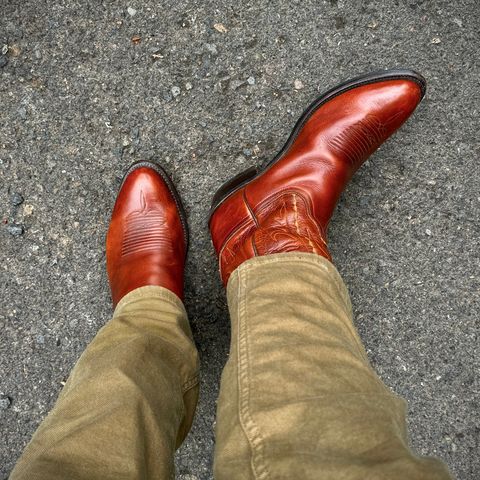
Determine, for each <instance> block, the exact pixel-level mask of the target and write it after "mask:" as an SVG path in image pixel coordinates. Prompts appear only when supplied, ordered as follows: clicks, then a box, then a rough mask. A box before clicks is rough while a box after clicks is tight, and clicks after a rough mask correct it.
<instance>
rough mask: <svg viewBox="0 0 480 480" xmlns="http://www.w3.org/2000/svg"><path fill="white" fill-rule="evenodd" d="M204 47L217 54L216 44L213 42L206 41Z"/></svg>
mask: <svg viewBox="0 0 480 480" xmlns="http://www.w3.org/2000/svg"><path fill="white" fill-rule="evenodd" d="M205 48H206V49H207V50H208V51H209V52H210V53H211V54H212V55H218V49H217V46H216V45H215V44H214V43H206V44H205Z"/></svg>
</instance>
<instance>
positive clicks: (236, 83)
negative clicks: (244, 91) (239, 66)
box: [230, 80, 246, 90]
mask: <svg viewBox="0 0 480 480" xmlns="http://www.w3.org/2000/svg"><path fill="white" fill-rule="evenodd" d="M245 83H246V82H245V81H244V80H232V81H231V82H230V88H232V90H237V89H238V88H240V87H242V86H243V85H245Z"/></svg>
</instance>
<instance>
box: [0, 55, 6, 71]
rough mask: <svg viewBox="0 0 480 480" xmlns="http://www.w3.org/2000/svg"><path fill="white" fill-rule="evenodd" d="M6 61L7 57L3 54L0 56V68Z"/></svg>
mask: <svg viewBox="0 0 480 480" xmlns="http://www.w3.org/2000/svg"><path fill="white" fill-rule="evenodd" d="M7 63H8V58H7V57H6V56H5V55H1V56H0V68H3V67H4V66H5V65H6V64H7Z"/></svg>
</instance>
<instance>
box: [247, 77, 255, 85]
mask: <svg viewBox="0 0 480 480" xmlns="http://www.w3.org/2000/svg"><path fill="white" fill-rule="evenodd" d="M247 83H248V84H249V85H255V77H248V78H247Z"/></svg>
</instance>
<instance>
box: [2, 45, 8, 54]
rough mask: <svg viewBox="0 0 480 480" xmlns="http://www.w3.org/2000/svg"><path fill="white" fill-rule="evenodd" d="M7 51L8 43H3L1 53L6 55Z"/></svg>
mask: <svg viewBox="0 0 480 480" xmlns="http://www.w3.org/2000/svg"><path fill="white" fill-rule="evenodd" d="M7 53H8V45H7V44H6V43H5V44H4V45H3V46H2V55H6V54H7Z"/></svg>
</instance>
